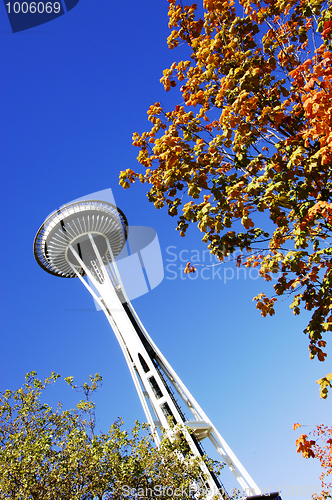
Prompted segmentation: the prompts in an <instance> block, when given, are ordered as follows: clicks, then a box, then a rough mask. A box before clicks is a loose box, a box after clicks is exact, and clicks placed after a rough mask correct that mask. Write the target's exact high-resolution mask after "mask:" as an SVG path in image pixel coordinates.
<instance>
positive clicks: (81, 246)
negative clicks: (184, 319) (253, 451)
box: [34, 200, 278, 499]
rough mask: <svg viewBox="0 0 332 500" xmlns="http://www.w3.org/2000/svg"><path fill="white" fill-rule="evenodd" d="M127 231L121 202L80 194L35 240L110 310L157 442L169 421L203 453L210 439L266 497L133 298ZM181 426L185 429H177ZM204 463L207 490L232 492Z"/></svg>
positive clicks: (41, 253)
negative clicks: (124, 267)
mask: <svg viewBox="0 0 332 500" xmlns="http://www.w3.org/2000/svg"><path fill="white" fill-rule="evenodd" d="M127 236H128V222H127V219H126V217H125V215H124V213H123V212H122V211H121V210H120V209H119V208H117V207H116V206H115V205H113V204H111V203H109V202H106V201H101V200H80V201H76V202H73V203H69V204H67V205H64V206H62V207H61V208H60V209H59V210H56V211H54V212H53V213H52V214H51V215H50V216H49V217H48V218H47V219H46V220H45V222H44V223H43V224H42V225H41V227H40V229H39V230H38V232H37V235H36V237H35V240H34V255H35V258H36V260H37V262H38V264H39V265H40V267H42V268H43V269H44V270H45V271H46V272H48V273H50V274H53V275H54V276H59V277H62V278H78V279H79V280H80V281H81V282H82V284H83V285H84V287H85V288H87V290H88V291H89V292H90V294H91V295H92V296H93V298H94V299H95V301H96V302H97V303H98V304H99V306H100V307H101V308H102V310H103V311H104V313H105V315H106V317H107V320H108V321H109V323H110V325H111V327H112V329H113V331H114V334H115V336H116V338H117V340H118V342H119V344H120V346H121V349H122V351H123V354H124V357H125V359H126V362H127V365H128V368H129V371H130V373H131V376H132V378H133V381H134V384H135V387H136V390H137V393H138V396H139V398H140V401H141V403H142V406H143V409H144V412H145V415H146V418H147V421H148V423H149V425H150V427H151V431H152V433H153V436H154V439H155V442H156V445H157V446H158V445H159V443H160V437H159V434H158V432H157V429H158V428H164V429H165V430H166V432H168V434H169V435H170V436H171V435H172V433H173V434H174V432H181V434H182V436H184V438H185V439H186V441H187V443H188V445H189V447H190V450H191V451H192V453H193V455H194V456H196V457H201V456H203V455H204V451H203V448H202V444H201V442H202V441H203V440H204V439H207V440H210V441H211V443H212V445H213V446H214V447H215V449H216V450H217V451H218V453H219V454H220V456H221V459H222V460H223V462H225V463H226V464H227V466H228V467H229V469H230V470H231V471H232V473H233V474H234V475H235V477H236V479H237V481H238V483H239V485H240V486H241V488H242V489H243V491H244V494H245V496H247V497H251V498H252V499H253V498H255V497H256V498H263V496H262V492H261V490H260V488H259V487H258V486H257V484H256V483H255V482H254V481H253V479H252V478H251V476H250V475H249V473H248V472H247V471H246V469H245V468H244V467H243V465H242V464H241V463H240V461H239V460H238V458H237V457H236V456H235V454H234V453H233V452H232V450H231V449H230V447H229V446H228V444H227V443H226V441H225V439H224V438H223V437H222V436H221V434H220V433H219V432H218V430H217V429H216V427H215V426H214V425H213V423H212V422H211V420H210V419H209V418H208V417H207V415H206V414H205V412H204V411H203V410H202V408H201V407H200V406H199V404H198V403H197V402H196V400H195V399H194V397H193V396H192V395H191V393H190V392H189V390H188V389H187V388H186V386H185V385H184V384H183V382H182V381H181V379H180V378H179V377H178V375H177V374H176V372H175V371H174V370H173V368H172V367H171V365H170V364H169V363H168V362H167V360H166V359H165V357H164V356H163V355H162V353H161V352H160V350H159V349H158V347H157V346H156V345H155V343H154V342H153V340H152V339H151V337H150V336H149V334H148V333H147V331H146V330H145V328H144V326H143V324H142V323H141V321H140V319H139V317H138V316H137V314H136V312H135V310H134V308H133V306H132V305H131V303H130V301H129V299H128V297H127V294H126V291H125V289H124V287H123V284H122V281H121V276H120V274H119V271H118V268H117V264H116V257H117V256H118V255H119V254H120V252H121V250H122V249H123V248H124V246H125V244H126V240H127ZM84 276H87V277H88V278H89V282H87V281H86V280H85V279H84ZM91 284H92V285H93V286H90V285H91ZM177 424H179V425H177ZM180 424H184V425H183V426H181V425H180ZM174 426H175V427H174ZM178 428H181V429H183V430H181V431H177V429H178ZM202 470H203V473H204V474H205V477H206V478H207V483H208V488H209V491H210V493H209V495H207V497H209V498H212V497H213V495H214V494H220V495H221V496H222V497H223V498H224V499H227V498H229V497H228V494H227V492H226V490H225V488H224V486H223V485H222V483H221V482H220V481H219V479H218V478H217V477H216V475H215V474H214V473H213V471H211V470H209V468H208V467H207V465H206V464H205V463H203V462H202ZM211 492H212V493H213V494H212V495H211ZM277 496H278V493H272V494H270V495H264V498H276V497H277Z"/></svg>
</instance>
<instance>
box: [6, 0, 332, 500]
mask: <svg viewBox="0 0 332 500" xmlns="http://www.w3.org/2000/svg"><path fill="white" fill-rule="evenodd" d="M167 21H168V20H167V2H166V0H158V1H152V0H150V1H148V0H141V1H140V2H136V1H132V0H129V1H127V2H112V1H111V0H98V1H97V2H96V1H92V0H80V2H79V4H78V5H77V6H76V7H75V8H74V9H73V10H72V11H71V12H69V13H67V14H65V15H64V16H62V17H60V18H59V19H56V20H54V21H52V22H50V23H48V24H45V25H43V26H39V27H36V28H33V29H31V30H28V31H25V32H20V33H16V34H13V33H11V30H10V25H9V21H8V19H7V16H6V10H5V7H4V5H2V6H1V8H0V38H1V51H0V52H1V68H2V72H1V73H2V77H1V81H2V93H1V116H2V118H1V126H2V131H1V139H2V144H1V153H2V154H1V156H2V182H1V201H2V211H3V213H2V220H1V238H2V242H1V263H2V266H1V267H2V273H1V280H2V286H1V290H2V300H1V305H2V307H1V332H2V333H1V364H0V390H4V389H6V388H13V389H14V388H17V387H19V386H20V385H21V384H22V383H23V379H24V374H25V373H26V372H27V371H30V370H35V371H37V372H38V374H39V376H40V377H46V376H48V375H49V374H50V372H51V371H55V372H58V373H60V374H62V375H63V376H68V375H73V376H74V377H75V380H76V381H77V383H82V382H83V381H85V380H87V378H88V376H89V374H94V373H96V372H100V373H101V374H102V376H103V378H104V384H103V387H102V389H101V390H100V392H99V393H98V395H97V397H96V401H97V417H98V422H97V428H98V430H103V431H107V429H108V427H109V426H110V425H111V423H112V422H113V421H114V420H115V419H116V418H117V417H118V416H122V417H123V418H124V420H125V425H126V427H128V428H129V427H131V426H132V425H133V422H134V420H135V419H139V420H140V421H144V414H143V410H142V409H141V407H140V402H139V399H138V396H137V394H136V392H135V389H134V385H133V382H132V380H131V378H130V375H129V371H128V369H127V366H126V364H125V361H124V359H123V355H122V353H121V351H120V347H119V346H118V345H117V342H116V339H115V336H114V334H113V332H112V331H111V329H110V327H109V325H108V323H107V321H106V319H105V318H104V316H103V314H102V313H101V312H99V313H98V312H96V311H95V308H94V304H93V301H92V299H91V297H90V296H89V294H88V293H87V292H86V290H85V289H84V288H83V287H82V285H81V284H80V283H79V282H78V280H66V279H60V278H55V277H53V276H50V275H48V274H47V273H45V272H43V271H42V270H41V269H40V268H39V267H38V265H37V264H36V262H35V261H34V258H33V253H32V242H33V238H34V235H35V233H36V231H37V230H38V228H39V226H40V224H41V223H42V222H43V221H44V219H45V217H46V216H47V215H48V214H49V213H50V212H52V211H53V210H55V209H56V208H58V207H59V206H60V205H62V204H64V203H66V202H68V201H71V200H73V199H75V198H78V197H81V196H83V195H85V194H88V193H91V192H94V191H98V190H102V189H105V188H109V187H111V188H112V190H113V193H114V196H115V199H116V202H117V204H118V206H119V207H120V208H121V209H122V210H123V211H124V212H125V214H126V215H127V218H128V220H129V223H130V224H132V225H146V226H150V227H153V228H154V229H155V230H156V231H157V233H158V236H159V240H160V245H161V248H162V252H163V257H164V264H165V279H164V280H163V282H162V283H161V284H160V285H159V286H158V287H157V288H156V289H154V290H153V291H151V292H150V293H148V294H146V295H145V296H142V297H140V298H138V299H136V300H134V301H133V305H134V307H135V308H136V310H137V312H138V314H139V316H140V317H141V319H142V321H143V323H144V324H145V326H146V328H147V330H148V331H149V333H150V334H151V336H152V337H153V339H154V340H155V342H156V343H157V345H158V346H159V348H160V349H161V350H162V352H163V353H164V354H165V355H166V357H167V359H168V360H169V362H170V363H171V364H172V366H173V367H174V368H175V370H176V371H177V372H178V374H179V375H180V377H181V378H182V379H183V381H184V383H185V384H186V385H187V386H188V388H189V389H190V390H191V392H192V393H193V394H194V396H195V398H196V399H197V400H198V402H199V403H200V404H201V406H202V407H203V408H204V410H205V411H206V413H207V414H208V415H209V417H210V418H211V420H212V421H213V422H214V423H215V425H216V426H217V427H218V429H219V430H220V432H221V434H222V435H223V437H224V438H225V439H226V441H227V442H228V444H229V445H230V446H231V448H232V449H233V450H234V452H235V453H236V454H237V456H238V458H239V459H240V460H241V461H242V463H243V464H244V466H245V467H246V468H247V470H248V471H249V473H250V474H251V475H252V477H253V479H254V480H255V481H256V482H257V484H258V485H259V486H261V487H262V488H263V489H265V488H267V489H268V488H270V489H271V491H275V490H277V489H278V488H280V490H281V493H282V496H283V498H284V500H287V498H293V497H301V496H302V497H303V498H305V497H306V498H309V495H308V494H307V495H305V494H306V493H308V492H309V493H310V491H311V490H312V487H316V486H318V484H319V481H318V475H319V472H318V471H319V468H318V466H317V465H316V464H315V462H314V461H312V460H310V461H309V460H305V459H303V458H302V457H301V456H300V455H298V454H297V453H296V450H295V444H294V441H295V439H296V437H297V436H298V434H299V431H296V432H294V431H293V430H292V425H293V424H294V423H295V422H301V423H303V424H308V425H316V424H319V423H322V422H325V423H330V410H331V402H330V401H328V400H327V401H323V400H320V399H319V395H318V392H319V391H318V386H317V385H316V384H315V381H316V380H317V379H318V378H319V377H321V376H323V375H325V374H326V373H327V372H328V371H331V368H330V361H327V362H325V364H322V363H319V362H318V361H310V360H309V356H308V350H307V345H308V340H307V338H306V337H305V336H304V334H303V333H302V330H303V329H304V327H305V324H306V319H307V317H306V316H305V315H301V316H300V317H299V318H296V317H294V316H293V314H292V312H291V311H290V310H289V302H287V301H284V302H281V303H280V304H279V305H278V306H277V308H276V309H277V315H276V316H275V317H273V318H266V319H263V318H262V317H261V316H260V314H259V312H258V311H257V310H256V309H255V306H254V304H253V302H252V298H253V296H254V295H256V294H257V293H259V292H261V291H265V292H268V291H270V290H271V287H270V285H268V284H265V283H264V282H262V281H261V280H259V279H258V280H257V279H250V277H249V276H247V278H246V279H244V277H243V276H242V275H241V277H239V279H236V275H235V278H234V279H232V280H229V281H226V282H225V280H224V279H219V278H218V277H217V276H215V277H214V279H212V271H211V274H210V279H205V280H204V279H202V276H201V275H200V274H197V275H196V276H195V275H191V276H190V277H188V276H185V275H184V274H183V273H181V272H180V269H179V267H180V266H181V265H182V266H184V265H185V264H186V262H187V254H184V258H183V260H184V262H181V261H180V252H181V250H188V251H189V253H190V252H191V251H192V249H195V250H198V251H199V252H200V255H201V261H203V259H204V258H203V251H204V250H205V246H204V245H203V244H202V243H201V241H200V235H199V233H198V232H197V231H194V230H192V231H191V232H190V233H189V235H188V237H187V238H185V239H184V238H181V237H180V236H179V234H178V233H177V232H176V231H175V230H174V227H175V220H173V219H171V218H169V217H168V215H167V212H166V211H163V210H161V211H156V210H155V209H154V207H153V206H152V205H151V204H149V202H148V201H147V198H146V196H145V193H146V190H145V187H144V186H137V187H135V186H134V187H133V188H131V189H129V190H126V191H124V190H123V189H122V188H120V187H119V186H118V175H119V171H120V170H121V169H125V168H129V167H131V168H133V169H135V168H137V160H136V156H137V154H138V150H136V149H135V148H134V147H133V146H132V145H131V137H132V133H133V132H135V131H138V132H142V131H143V130H146V128H147V126H148V122H147V117H146V110H147V108H148V107H149V105H150V104H151V103H153V102H156V101H161V102H163V103H165V104H166V105H167V104H168V103H170V102H176V95H177V94H176V90H175V91H173V93H174V96H173V97H172V95H167V94H165V92H164V90H163V87H162V85H161V84H160V83H159V79H160V77H161V75H162V70H163V69H164V68H166V67H168V66H169V65H170V64H171V63H172V62H173V61H174V60H176V59H177V58H178V57H179V56H180V54H178V53H177V52H176V51H169V49H168V48H167V45H166V38H167V35H168V26H167ZM169 246H172V247H173V248H172V249H171V251H172V252H173V253H175V254H176V256H177V258H176V261H175V262H172V265H173V267H172V268H171V269H172V271H176V274H177V277H176V279H171V278H174V276H175V275H174V273H171V272H170V271H169V270H167V267H166V266H167V265H168V264H170V263H171V262H169V261H167V259H171V260H174V258H175V257H174V255H172V256H171V255H169V253H168V252H167V248H168V247H169ZM174 247H175V248H174ZM204 262H205V264H209V263H210V262H209V261H208V257H207V256H205V261H204ZM231 266H232V265H231V264H230V263H227V264H225V265H224V268H223V269H222V271H221V272H220V274H219V276H221V277H222V278H223V276H224V269H226V268H231ZM227 273H228V276H230V275H231V271H230V270H229V271H227ZM206 276H209V273H208V272H206ZM193 277H195V278H196V279H194V280H192V279H191V278H193ZM252 277H254V278H255V277H256V275H255V274H253V275H252ZM330 355H331V354H330ZM328 360H329V358H328ZM78 397H79V395H78V394H76V393H74V392H73V391H70V390H69V388H68V389H67V388H66V386H65V384H64V382H63V381H61V380H60V381H59V382H57V384H56V386H55V387H53V388H51V389H50V391H49V401H50V402H56V401H57V400H61V401H63V402H64V403H65V405H73V404H74V403H75V401H76V400H77V399H78ZM310 430H311V427H306V428H304V429H303V431H304V432H309V431H310ZM215 458H216V456H215ZM221 479H222V481H223V482H224V483H225V485H226V486H227V487H228V488H231V487H233V486H236V482H234V481H233V479H232V477H231V476H229V475H228V474H227V473H225V474H224V475H222V478H221ZM301 486H302V489H301ZM301 493H302V495H301Z"/></svg>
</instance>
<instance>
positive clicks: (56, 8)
mask: <svg viewBox="0 0 332 500" xmlns="http://www.w3.org/2000/svg"><path fill="white" fill-rule="evenodd" d="M6 7H7V12H8V14H12V13H14V14H20V13H22V14H28V13H29V14H37V13H38V14H44V13H46V14H52V13H54V14H58V13H59V12H60V10H61V4H60V2H8V3H6Z"/></svg>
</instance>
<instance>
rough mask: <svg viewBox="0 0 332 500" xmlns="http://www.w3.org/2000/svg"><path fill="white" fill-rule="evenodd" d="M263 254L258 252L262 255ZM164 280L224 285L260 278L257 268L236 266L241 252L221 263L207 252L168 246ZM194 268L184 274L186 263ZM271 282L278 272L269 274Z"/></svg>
mask: <svg viewBox="0 0 332 500" xmlns="http://www.w3.org/2000/svg"><path fill="white" fill-rule="evenodd" d="M262 253H263V252H260V254H262ZM165 254H166V256H165V259H164V268H165V279H167V280H176V279H181V280H192V281H194V280H197V279H202V280H204V281H207V280H219V281H220V282H222V283H224V284H225V285H226V284H227V282H229V281H232V280H257V279H258V278H260V274H259V269H258V267H245V266H239V267H237V266H236V260H237V257H238V256H241V257H243V253H242V252H241V251H236V252H234V253H232V254H231V255H226V256H225V257H224V260H223V261H222V262H220V261H219V259H218V257H217V256H216V255H212V254H211V253H210V251H209V250H196V249H190V250H188V249H178V247H177V246H175V245H170V246H168V247H167V248H166V249H165ZM188 262H190V264H191V265H192V266H194V267H195V269H196V271H195V273H187V274H186V273H185V272H184V271H185V268H186V266H187V263H188ZM270 276H271V279H272V280H277V279H278V278H279V277H280V276H281V273H280V272H275V273H273V272H272V273H271V274H270Z"/></svg>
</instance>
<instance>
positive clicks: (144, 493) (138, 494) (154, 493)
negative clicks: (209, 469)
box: [122, 484, 224, 499]
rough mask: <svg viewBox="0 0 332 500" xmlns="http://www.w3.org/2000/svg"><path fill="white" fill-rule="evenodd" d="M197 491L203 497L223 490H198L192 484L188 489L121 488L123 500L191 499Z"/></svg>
mask: <svg viewBox="0 0 332 500" xmlns="http://www.w3.org/2000/svg"><path fill="white" fill-rule="evenodd" d="M198 489H199V490H200V492H201V493H202V491H203V492H204V494H205V495H209V496H210V495H212V494H213V495H218V494H222V493H223V492H224V490H223V489H222V488H220V489H217V488H215V489H214V491H213V492H212V491H211V490H209V489H207V488H203V490H202V488H199V487H198V486H197V485H195V484H192V485H191V486H190V487H184V486H181V487H175V486H165V485H160V484H157V485H154V486H153V487H138V488H132V487H131V486H126V485H124V486H122V495H123V497H124V498H139V499H145V498H149V499H150V498H167V497H169V498H193V497H194V496H195V495H196V494H197V492H198Z"/></svg>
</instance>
